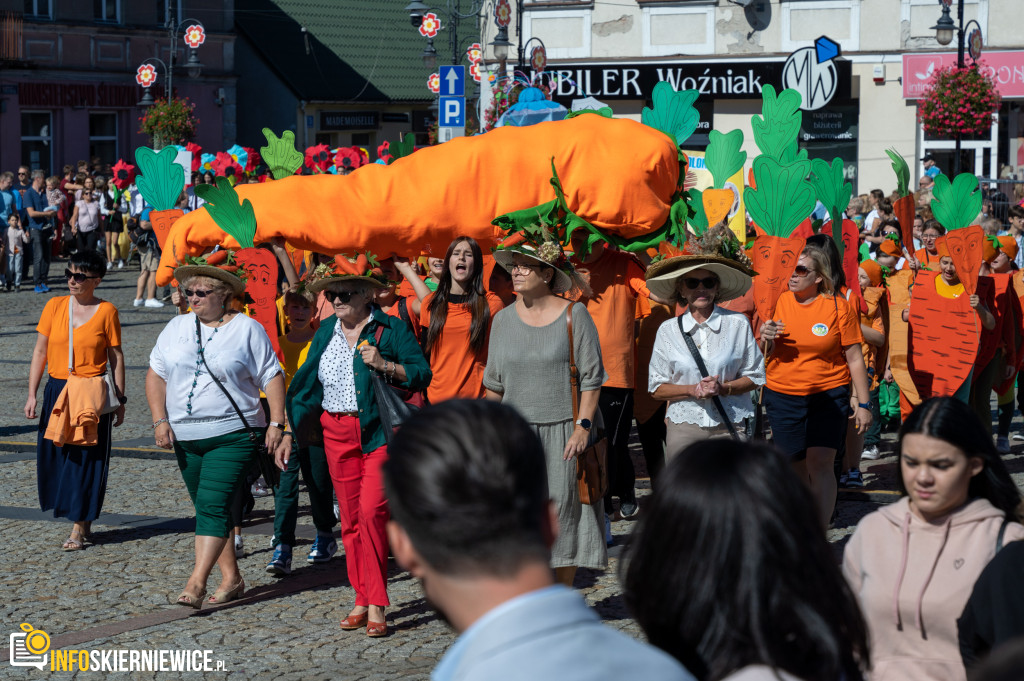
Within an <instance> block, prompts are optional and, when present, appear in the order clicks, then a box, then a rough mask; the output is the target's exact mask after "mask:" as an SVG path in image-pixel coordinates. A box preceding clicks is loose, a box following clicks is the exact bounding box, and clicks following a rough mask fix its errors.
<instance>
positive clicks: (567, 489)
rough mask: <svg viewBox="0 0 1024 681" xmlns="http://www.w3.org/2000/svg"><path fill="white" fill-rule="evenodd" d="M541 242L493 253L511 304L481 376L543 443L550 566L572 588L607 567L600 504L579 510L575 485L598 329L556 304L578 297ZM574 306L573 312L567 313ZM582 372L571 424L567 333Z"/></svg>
mask: <svg viewBox="0 0 1024 681" xmlns="http://www.w3.org/2000/svg"><path fill="white" fill-rule="evenodd" d="M545 236H547V237H548V238H546V239H545V238H544V237H543V236H538V237H537V241H538V242H539V243H531V242H527V241H522V240H520V239H521V237H519V235H513V236H512V237H509V238H508V239H506V240H505V242H503V243H502V245H500V246H499V247H498V249H497V250H495V251H494V259H495V261H497V263H498V264H499V265H501V267H502V268H504V269H505V270H507V271H508V272H509V274H511V275H512V286H513V288H514V289H515V292H516V294H517V298H516V302H515V303H513V304H512V305H509V306H508V307H506V308H504V309H503V310H501V311H500V312H498V313H497V314H496V315H495V316H494V321H493V322H492V324H491V337H490V343H489V345H488V350H487V367H486V369H485V370H484V388H485V389H486V391H487V398H488V399H493V400H499V401H501V402H504V403H506V404H509V405H511V406H513V407H515V408H516V409H517V410H519V413H520V414H522V415H523V417H524V418H526V420H527V421H529V422H530V424H531V425H533V426H534V427H535V428H536V429H537V433H538V435H539V436H540V439H541V441H542V442H543V443H544V455H545V461H546V462H547V478H548V487H549V489H550V493H551V498H552V500H553V501H554V502H555V507H556V512H557V514H558V537H557V539H556V540H555V544H554V546H553V547H552V550H551V565H552V567H554V568H555V576H556V579H558V581H559V582H561V583H563V584H566V585H572V581H573V578H574V576H575V574H576V569H577V568H578V567H587V568H592V569H603V568H604V567H605V566H606V565H607V564H608V548H607V545H606V544H605V539H604V524H603V523H604V503H603V500H602V499H596V500H594V503H593V504H590V505H588V506H584V505H583V504H581V503H580V497H579V491H578V489H577V483H576V461H575V458H576V456H577V455H578V454H579V453H580V452H582V451H583V450H584V449H586V447H587V441H588V438H589V436H590V429H591V427H592V419H594V415H595V412H596V411H597V402H598V396H599V394H600V392H601V386H602V385H603V384H604V382H605V380H606V377H605V373H604V368H603V366H602V364H601V346H600V344H599V343H598V339H597V329H596V328H595V327H594V322H593V320H592V319H591V318H590V315H589V314H588V313H587V308H586V306H584V305H574V304H573V303H572V302H571V301H569V300H566V299H565V298H563V297H561V296H562V295H563V294H569V293H571V292H573V291H577V290H583V289H585V288H586V284H585V283H583V282H582V280H580V279H579V277H578V276H577V275H576V273H575V270H574V269H573V267H572V265H571V264H569V261H568V260H567V259H566V257H565V253H564V252H563V251H562V247H561V245H560V244H559V243H558V241H556V240H554V239H553V238H550V235H545ZM570 306H571V307H572V310H571V312H570V313H567V312H566V311H567V310H568V309H569V308H570ZM568 314H571V315H572V334H573V355H574V359H575V361H576V367H577V369H578V371H579V390H580V391H581V393H580V399H579V414H578V416H577V418H576V421H575V422H574V421H573V414H572V406H573V405H572V393H571V392H570V383H569V334H568V329H567V326H566V322H567V317H568Z"/></svg>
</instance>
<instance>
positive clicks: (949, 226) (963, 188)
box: [932, 173, 981, 231]
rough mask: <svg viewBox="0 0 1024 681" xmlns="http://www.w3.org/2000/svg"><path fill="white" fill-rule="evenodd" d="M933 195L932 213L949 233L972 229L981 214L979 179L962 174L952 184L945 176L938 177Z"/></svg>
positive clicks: (968, 174) (936, 177) (933, 188)
mask: <svg viewBox="0 0 1024 681" xmlns="http://www.w3.org/2000/svg"><path fill="white" fill-rule="evenodd" d="M932 195H933V196H934V197H935V198H933V199H932V213H934V215H935V219H936V220H938V221H939V224H940V225H942V226H943V227H945V228H946V230H947V231H952V230H954V229H961V228H963V227H970V225H971V223H972V222H974V218H976V217H978V214H979V213H981V191H979V187H978V178H977V177H975V176H974V175H972V174H971V173H960V174H959V175H957V176H956V177H955V178H954V179H953V182H952V184H950V182H949V178H948V177H946V176H945V175H936V176H935V185H934V186H933V187H932Z"/></svg>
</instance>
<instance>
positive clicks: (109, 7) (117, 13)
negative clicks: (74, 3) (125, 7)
mask: <svg viewBox="0 0 1024 681" xmlns="http://www.w3.org/2000/svg"><path fill="white" fill-rule="evenodd" d="M92 6H93V17H94V18H95V19H96V21H105V22H109V23H112V24H116V23H119V22H120V21H121V0H93V3H92Z"/></svg>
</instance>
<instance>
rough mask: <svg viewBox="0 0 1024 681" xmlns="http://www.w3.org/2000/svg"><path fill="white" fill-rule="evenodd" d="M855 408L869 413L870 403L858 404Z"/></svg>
mask: <svg viewBox="0 0 1024 681" xmlns="http://www.w3.org/2000/svg"><path fill="white" fill-rule="evenodd" d="M857 406H858V407H860V408H861V409H867V410H868V411H871V403H870V402H858V403H857Z"/></svg>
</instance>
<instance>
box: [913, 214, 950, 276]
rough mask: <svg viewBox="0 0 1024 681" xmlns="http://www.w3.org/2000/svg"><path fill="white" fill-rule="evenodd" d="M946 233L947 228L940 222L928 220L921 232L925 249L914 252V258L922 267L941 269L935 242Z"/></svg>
mask: <svg viewBox="0 0 1024 681" xmlns="http://www.w3.org/2000/svg"><path fill="white" fill-rule="evenodd" d="M945 233H946V228H945V227H943V226H942V225H940V224H939V221H938V220H928V221H926V222H925V223H924V229H923V230H922V231H921V241H923V242H924V247H923V248H919V249H918V250H917V251H915V252H914V258H916V259H917V262H918V263H920V265H921V267H927V268H929V269H932V270H937V269H938V267H939V254H938V251H936V250H935V242H936V241H937V240H938V239H939V238H940V237H941V236H942V235H944V234H945Z"/></svg>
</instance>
